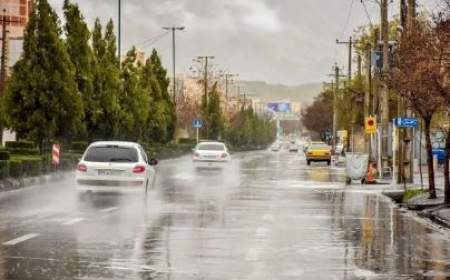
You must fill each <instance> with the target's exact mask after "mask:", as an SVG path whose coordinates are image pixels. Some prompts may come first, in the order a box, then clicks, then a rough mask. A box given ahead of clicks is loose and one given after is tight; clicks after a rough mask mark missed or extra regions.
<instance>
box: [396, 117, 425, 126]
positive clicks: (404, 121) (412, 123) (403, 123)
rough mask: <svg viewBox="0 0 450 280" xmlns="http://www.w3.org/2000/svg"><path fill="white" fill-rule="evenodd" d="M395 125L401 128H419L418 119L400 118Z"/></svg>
mask: <svg viewBox="0 0 450 280" xmlns="http://www.w3.org/2000/svg"><path fill="white" fill-rule="evenodd" d="M394 123H395V125H396V126H397V127H399V128H417V127H418V126H419V121H418V120H417V118H405V117H398V118H396V119H395V122H394Z"/></svg>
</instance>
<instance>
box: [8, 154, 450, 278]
mask: <svg viewBox="0 0 450 280" xmlns="http://www.w3.org/2000/svg"><path fill="white" fill-rule="evenodd" d="M158 172H159V173H158V179H157V185H156V186H155V188H154V189H153V190H152V191H151V192H150V193H149V195H148V197H147V198H146V199H145V198H144V197H143V196H142V195H91V196H89V197H87V198H85V199H84V200H81V199H79V198H78V196H77V194H76V193H75V191H74V189H73V186H74V179H73V178H68V179H67V180H65V181H64V182H58V183H54V184H49V185H45V186H37V187H33V188H28V189H24V190H21V191H17V192H9V193H2V194H0V279H33V280H41V279H57V280H60V279H172V280H176V279H180V280H190V279H230V280H233V279H258V280H259V279H314V280H318V279H450V233H449V232H448V231H445V230H441V229H439V228H437V227H436V226H433V225H431V224H430V223H429V222H427V221H424V220H421V219H419V218H416V217H415V216H414V215H411V214H408V213H405V212H403V211H401V210H399V209H397V208H395V207H393V206H392V204H391V203H390V202H389V201H388V200H387V199H386V198H384V197H382V196H380V195H378V194H377V191H376V190H368V189H367V188H364V187H363V188H361V187H360V186H353V187H350V188H348V187H347V188H346V187H345V186H344V185H343V184H342V183H341V182H342V181H343V175H344V170H343V169H341V168H336V167H331V168H330V167H327V166H326V165H322V164H316V165H313V166H311V167H307V166H306V164H305V162H304V159H302V157H301V156H300V155H299V154H290V153H284V152H281V153H271V152H258V153H244V154H237V155H234V158H233V162H232V164H230V166H229V167H227V168H226V169H224V170H221V171H220V170H201V171H196V170H194V168H193V167H192V164H191V162H190V158H189V157H184V158H182V159H177V160H170V161H163V162H162V163H161V164H160V166H159V167H158ZM70 177H71V176H70Z"/></svg>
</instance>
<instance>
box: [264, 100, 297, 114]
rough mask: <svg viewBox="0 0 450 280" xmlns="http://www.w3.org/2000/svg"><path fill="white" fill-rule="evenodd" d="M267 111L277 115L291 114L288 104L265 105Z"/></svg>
mask: <svg viewBox="0 0 450 280" xmlns="http://www.w3.org/2000/svg"><path fill="white" fill-rule="evenodd" d="M267 109H268V110H269V111H271V112H277V113H291V112H292V109H291V103H290V102H271V103H267Z"/></svg>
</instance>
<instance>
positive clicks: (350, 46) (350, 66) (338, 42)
mask: <svg viewBox="0 0 450 280" xmlns="http://www.w3.org/2000/svg"><path fill="white" fill-rule="evenodd" d="M354 43H356V42H354V41H353V40H352V36H350V38H349V40H348V41H347V42H343V41H339V40H338V39H336V44H338V45H348V66H347V67H348V68H347V70H348V74H347V78H348V81H349V85H350V82H351V80H352V49H353V44H354Z"/></svg>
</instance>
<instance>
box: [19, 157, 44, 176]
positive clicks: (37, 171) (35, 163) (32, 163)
mask: <svg viewBox="0 0 450 280" xmlns="http://www.w3.org/2000/svg"><path fill="white" fill-rule="evenodd" d="M41 166H42V160H41V159H38V158H29V159H24V160H22V168H23V172H24V175H26V176H39V175H41V174H42V171H41V170H42V168H41Z"/></svg>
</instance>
